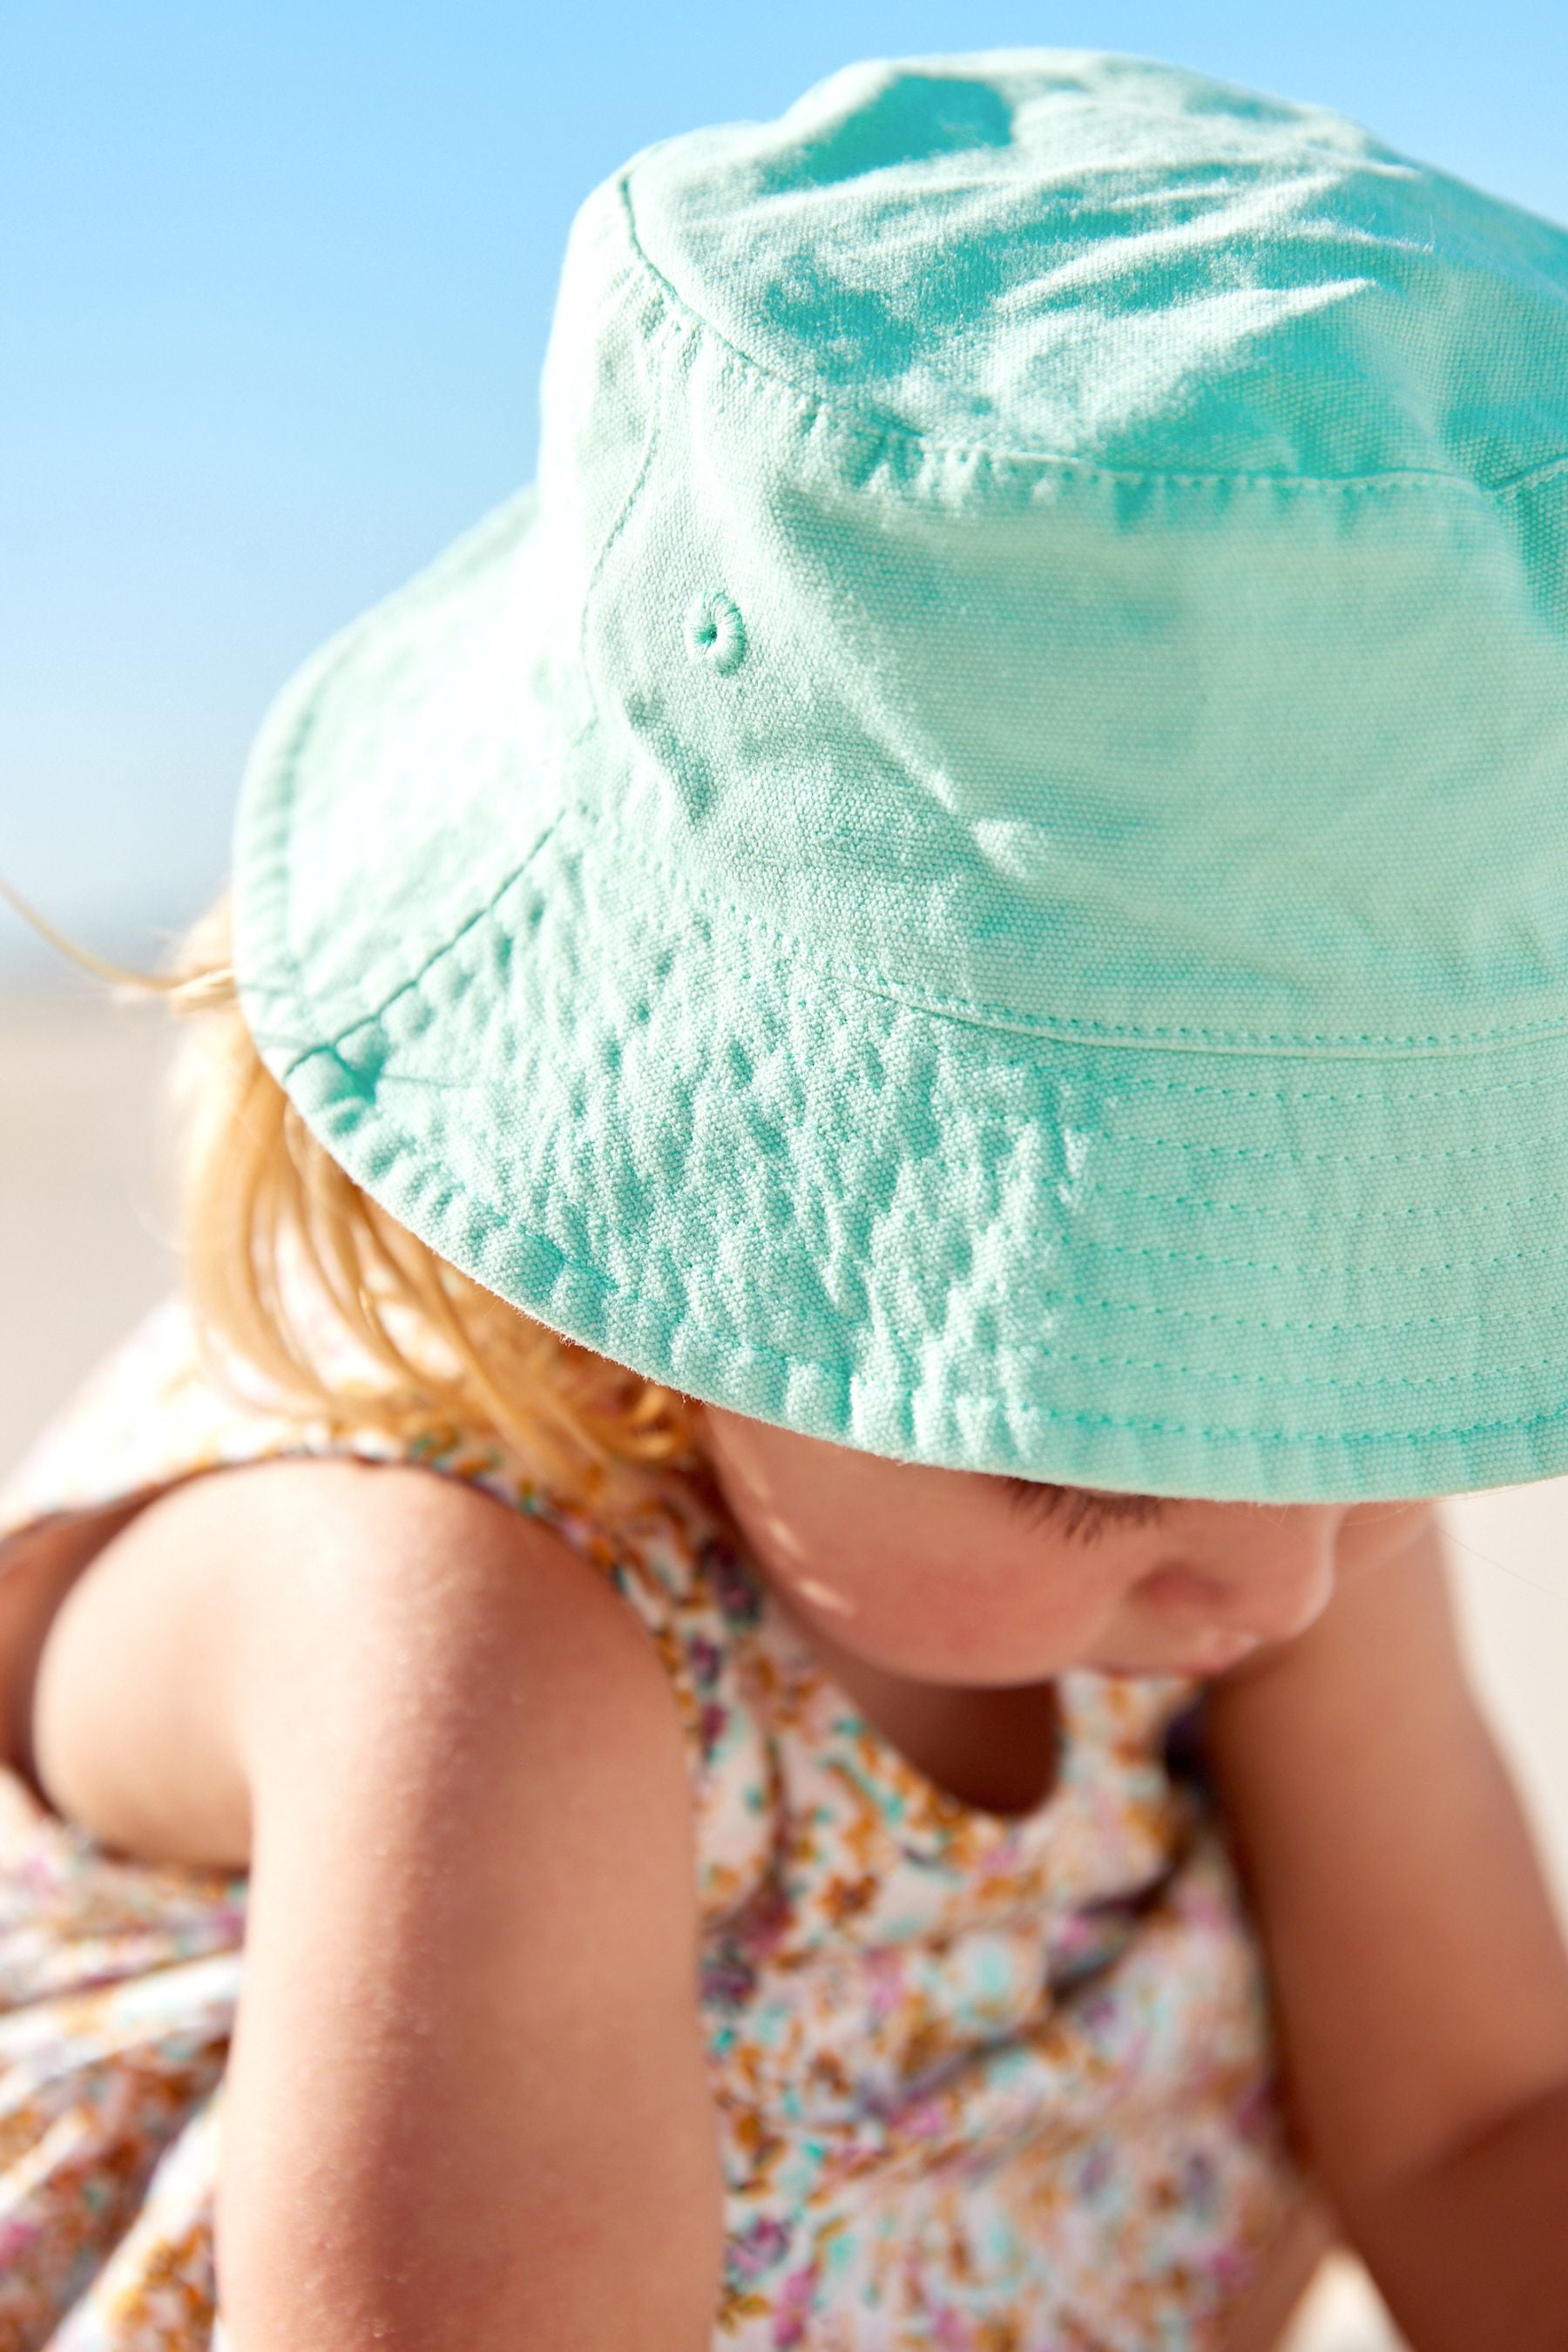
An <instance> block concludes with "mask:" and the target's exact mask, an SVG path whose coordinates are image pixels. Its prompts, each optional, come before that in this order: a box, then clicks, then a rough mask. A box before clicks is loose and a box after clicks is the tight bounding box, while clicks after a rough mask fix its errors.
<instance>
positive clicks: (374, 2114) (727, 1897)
mask: <svg viewBox="0 0 1568 2352" xmlns="http://www.w3.org/2000/svg"><path fill="white" fill-rule="evenodd" d="M1565 550H1568V236H1565V235H1564V233H1563V232H1562V231H1560V230H1558V229H1556V228H1554V227H1552V226H1550V225H1549V224H1547V223H1545V222H1543V221H1540V220H1536V219H1532V218H1531V217H1530V216H1528V215H1524V214H1522V213H1520V212H1518V211H1516V210H1514V209H1512V208H1511V207H1510V206H1508V205H1503V204H1501V203H1499V202H1497V201H1495V200H1493V199H1490V198H1489V197H1486V196H1484V195H1482V194H1479V193H1477V192H1476V191H1475V190H1473V189H1470V188H1468V187H1466V186H1463V185H1461V184H1458V183H1457V182H1454V181H1451V180H1447V179H1444V178H1442V177H1440V176H1439V175H1438V174H1436V173H1433V172H1430V171H1428V170H1426V168H1425V167H1423V166H1420V165H1417V164H1415V163H1410V162H1408V161H1407V160H1405V159H1404V158H1402V157H1400V156H1398V155H1395V154H1394V153H1393V152H1390V151H1389V150H1388V149H1386V148H1384V147H1382V146H1380V145H1378V144H1376V143H1375V142H1373V141H1372V140H1370V139H1369V138H1368V137H1367V136H1366V135H1365V134H1364V133H1363V132H1362V131H1358V130H1357V129H1355V128H1354V127H1353V126H1352V125H1350V124H1348V123H1346V122H1344V121H1341V120H1340V119H1338V118H1337V117H1334V116H1332V115H1330V114H1327V113H1323V112H1321V111H1316V110H1309V109H1303V108H1298V107H1294V106H1290V105H1287V104H1284V103H1282V102H1279V101H1276V100H1269V99H1264V98H1258V97H1256V96H1252V95H1250V94H1248V93H1247V92H1244V91H1240V90H1237V89H1231V88H1228V87H1226V86H1223V85H1220V84H1216V83H1214V82H1211V81H1206V80H1204V79H1200V78H1198V77H1196V76H1194V75H1191V74H1187V73H1184V72H1179V71H1176V70H1174V69H1173V68H1166V67H1163V66H1160V65H1156V64H1152V63H1148V62H1145V61H1141V60H1136V59H1129V58H1116V57H1102V56H1097V55H1090V54H1087V53H1079V52H1061V51H1049V50H1016V51H1005V52H997V53H994V54H988V55H984V56H973V57H963V58H948V59H942V58H924V59H920V60H916V61H912V62H910V61H906V62H903V63H892V64H889V63H882V64H872V65H864V66H858V67H855V68H849V69H847V70H846V71H844V72H842V73H839V74H837V75H835V76H833V77H832V78H831V79H829V80H827V81H826V82H824V83H823V84H821V85H820V86H819V87H817V88H816V89H813V90H811V91H809V92H808V93H807V94H806V96H805V98H803V99H802V100H800V101H799V102H798V103H797V104H796V105H795V107H793V108H792V109H791V110H789V111H788V112H787V113H786V114H785V115H784V117H783V118H782V119H781V120H780V121H776V122H770V123H742V124H737V125H731V126H728V127H725V128H721V129H717V130H710V131H702V132H698V133H693V134H691V135H689V136H684V137H679V138H675V139H670V140H666V141H663V142H659V143H658V144H656V145H654V146H652V147H650V148H648V149H647V150H645V151H644V152H642V153H641V154H640V155H639V156H638V157H637V158H636V159H634V162H633V163H632V164H631V165H629V166H628V167H627V169H626V171H625V172H624V173H617V174H616V176H615V178H614V179H613V180H611V181H610V182H608V183H607V184H605V186H604V187H603V188H601V189H600V190H599V191H598V192H597V193H596V194H595V195H593V196H592V197H590V199H589V200H588V202H587V204H586V205H584V208H583V210H582V212H581V214H580V215H579V216H578V219H577V222H576V225H575V226H574V232H573V236H572V241H571V245H570V248H569V251H568V255H567V259H566V267H565V274H564V278H563V286H562V292H561V298H560V304H559V308H558V311H557V315H556V320H555V323H554V328H553V332H552V341H551V347H550V355H549V359H548V362H547V365H546V373H545V386H544V430H543V437H542V451H541V463H540V477H539V482H538V485H537V488H536V489H531V490H529V491H527V492H525V493H524V494H522V495H521V497H520V498H518V499H515V500H513V501H512V502H511V503H510V505H508V506H507V507H506V508H505V509H502V510H501V511H500V513H499V514H498V515H496V516H494V517H492V518H491V520H489V522H488V523H486V524H485V525H484V526H482V527H481V528H480V529H479V530H478V531H476V532H475V533H473V534H472V535H470V537H469V538H468V539H467V540H466V541H464V542H463V543H462V544H461V546H460V547H459V548H458V550H457V551H455V552H454V553H453V554H451V555H450V556H448V557H447V559H446V560H445V561H444V562H441V563H440V564H438V565H437V567H436V568H435V569H433V570H432V571H431V572H428V573H427V574H426V576H425V577H424V578H423V579H421V580H420V581H418V582H417V583H415V585H414V586H413V587H411V588H410V589H408V590H407V591H406V592H405V593H403V594H402V595H400V596H397V597H395V598H394V599H392V600H391V601H390V602H389V603H388V604H384V606H383V607H381V608H380V610H379V611H377V612H376V613H374V614H372V615H371V616H370V617H369V618H368V619H367V620H365V621H364V622H363V623H361V624H360V625H357V626H356V627H354V628H353V629H350V630H348V631H347V632H345V634H344V635H342V636H341V637H340V638H339V639H338V640H337V641H336V643H335V644H334V645H332V646H330V647H329V648H328V649H327V651H326V652H325V653H324V654H323V655H322V656H321V657H320V658H319V659H318V660H317V661H316V662H315V663H313V664H312V665H311V666H310V668H309V669H308V670H307V671H306V672H305V674H304V675H303V677H301V678H300V681H299V682H298V683H297V684H296V686H295V687H294V688H292V689H291V691H290V692H289V695H288V696H287V698H285V700H284V701H283V702H282V703H281V705H280V706H279V709H278V710H277V711H276V713H275V714H274V716H273V718H272V719H271V720H270V721H269V723H268V728H267V730H266V731H265V733H264V735H263V738H262V740H261V742H260V744H259V746H258V751H257V753H256V756H255V760H254V761H253V764H252V766H251V769H250V771H249V773H248V775H247V781H246V783H245V786H244V790H243V793H242V795H241V803H240V809H239V816H238V823H237V833H236V837H235V856H234V872H233V938H232V949H231V947H230V943H229V942H228V940H226V937H225V935H224V926H225V924H226V920H227V915H226V910H225V909H221V908H220V909H219V910H217V911H216V913H215V915H214V917H213V918H212V919H211V921H210V923H209V924H207V925H204V926H203V927H201V928H200V929H199V931H198V935H197V936H196V937H195V940H193V941H192V942H191V943H190V945H189V946H188V948H187V950H186V952H185V954H184V958H183V960H182V961H181V963H180V965H179V967H178V968H177V970H176V971H174V972H173V973H172V974H171V975H169V976H168V977H167V978H166V979H165V980H163V982H158V983H155V984H158V985H162V986H163V987H164V988H166V990H167V992H168V993H169V995H170V998H171V1000H172V1002H173V1003H174V1004H175V1005H176V1007H178V1008H179V1009H181V1010H186V1011H190V1012H191V1013H193V1014H194V1015H195V1022H194V1025H193V1027H192V1029H191V1032H190V1036H189V1051H188V1054H187V1056H186V1059H185V1062H184V1065H183V1076H184V1086H185V1093H184V1104H185V1110H186V1115H187V1119H188V1128H187V1150H188V1155H189V1156H188V1161H187V1169H188V1195H187V1221H188V1234H189V1250H188V1256H187V1264H186V1280H185V1286H184V1295H183V1296H182V1297H181V1298H179V1299H177V1300H171V1301H170V1302H168V1303H167V1304H166V1306H164V1307H162V1308H160V1309H159V1310H158V1311H157V1312H156V1313H155V1314H154V1315H153V1318H151V1319H150V1320H149V1322H148V1323H147V1324H146V1325H145V1326H144V1327H143V1328H142V1330H141V1331H140V1332H139V1333H137V1334H136V1335H134V1337H133V1338H132V1340H131V1341H130V1342H129V1343H128V1344H127V1347H126V1348H125V1349H123V1350H121V1353H120V1354H119V1355H118V1356H117V1357H116V1358H115V1359H114V1360H111V1361H110V1364H109V1365H108V1366H107V1367H106V1368H104V1369H103V1370H102V1371H101V1372H100V1374H99V1375H98V1376H97V1377H96V1378H95V1380H94V1381H93V1382H92V1383H91V1384H89V1388H88V1389H87V1390H86V1391H84V1393H83V1395H82V1397H81V1398H80V1399H79V1401H78V1402H77V1403H76V1405H75V1406H74V1407H73V1408H71V1409H70V1410H69V1411H68V1412H67V1413H66V1415H65V1416H64V1417H63V1418H62V1419H61V1420H60V1421H59V1422H58V1423H57V1424H56V1425H55V1427H54V1429H53V1430H52V1431H51V1432H49V1433H47V1436H46V1438H45V1440H44V1441H43V1442H42V1443H41V1444H40V1445H39V1446H38V1447H37V1449H36V1450H35V1452H34V1454H32V1456H31V1457H30V1458H29V1460H28V1462H27V1463H26V1465H24V1468H23V1470H22V1472H21V1474H20V1475H19V1476H18V1478H17V1479H16V1483H15V1484H14V1486H13V1488H12V1490H11V1492H10V1494H9V1496H8V1497H7V1500H6V1505H5V1520H4V1528H3V1531H4V1532H5V1533H7V1534H8V1536H9V1543H8V1548H7V1553H6V1557H7V1559H8V1563H9V1572H8V1575H7V1577H6V1579H5V1582H4V1583H3V1584H0V1660H3V1672H0V1698H3V1705H0V1734H3V1736H4V1749H5V1756H6V1758H7V1759H8V1761H9V1766H10V1769H9V1770H8V1772H7V1773H6V1775H5V1779H4V1780H3V1781H0V1794H3V1798H4V1813H3V1817H0V1826H3V1830H4V1839H5V1850H4V1864H3V1870H0V1885H3V1887H4V1904H5V1920H4V1932H3V1935H0V1964H3V1969H4V1979H3V1981H4V1985H5V2010H4V2013H3V2014H0V2114H3V2116H4V2124H3V2126H0V2187H3V2190H4V2204H3V2212H4V2218H3V2220H0V2232H3V2235H0V2342H3V2343H4V2345H5V2347H36V2346H43V2345H44V2344H46V2343H47V2344H48V2345H50V2346H51V2347H55V2352H85V2347H114V2352H144V2347H153V2346H158V2347H177V2352H185V2347H195V2346H197V2345H205V2344H207V2343H209V2342H223V2343H226V2344H227V2345H229V2346H230V2347H234V2352H342V2347H346V2346H350V2345H353V2346H360V2345H370V2344H372V2343H386V2344H391V2345H396V2346H409V2347H419V2352H447V2347H451V2352H456V2347H463V2352H476V2347H497V2352H500V2347H512V2346H516V2345H523V2344H526V2345H527V2346H529V2347H531V2352H556V2348H557V2347H558V2352H595V2347H605V2352H608V2347H616V2352H624V2347H637V2352H698V2347H702V2346H706V2345H709V2344H723V2345H726V2346H738V2347H748V2352H762V2347H784V2346H799V2347H806V2352H850V2347H853V2352H894V2347H900V2348H901V2347H913V2346H931V2347H943V2352H960V2347H963V2352H1003V2347H1008V2352H1156V2347H1159V2352H1196V2347H1207V2348H1208V2352H1222V2347H1223V2352H1244V2347H1262V2346H1264V2345H1267V2344H1268V2343H1269V2342H1271V2341H1273V2340H1274V2338H1275V2336H1276V2335H1277V2332H1278V2330H1279V2327H1280V2326H1282V2325H1283V2323H1284V2319H1285V2316H1286V2315H1287V2314H1288V2312H1289V2308H1290V2307H1291V2305H1292V2303H1293V2301H1294V2299H1295V2297H1296V2295H1297V2294H1298V2293H1299V2291H1300V2286H1301V2284H1302V2283H1303V2281H1304V2280H1305V2278H1306V2277H1307V2276H1308V2275H1309V2274H1310V2269H1311V2266H1312V2263H1313V2261H1314V2260H1315V2258H1316V2255H1317V2253H1318V2252H1319V2251H1320V2250H1321V2246H1322V2245H1323V2244H1324V2243H1325V2242H1327V2240H1328V2238H1329V2236H1330V2235H1331V2233H1332V2231H1343V2232H1344V2233H1346V2234H1347V2235H1348V2236H1349V2238H1350V2239H1351V2240H1352V2241H1353V2242H1355V2243H1356V2244H1357V2245H1358V2246H1359V2247H1360V2248H1361V2249H1362V2250H1363V2252H1364V2254H1365V2255H1366V2257H1367V2259H1368V2261H1369V2262H1370V2263H1371V2265H1372V2267H1373V2271H1374V2273H1376V2275H1377V2278H1378V2280H1379V2281H1380V2283H1381V2284H1382V2285H1383V2287H1384V2291H1385V2293H1386V2294H1387V2295H1388V2297H1389V2300H1390V2302H1391V2304H1392V2305H1393V2307H1394V2311H1395V2312H1396V2314H1397V2315H1398V2316H1399V2318H1400V2321H1401V2324H1402V2325H1403V2326H1404V2327H1405V2330H1406V2332H1407V2334H1408V2336H1409V2338H1410V2340H1411V2342H1412V2343H1413V2344H1414V2345H1415V2346H1416V2347H1419V2352H1479V2347H1489V2352H1492V2348H1493V2347H1496V2352H1546V2347H1562V2346H1563V2345H1564V2344H1568V2251H1565V2248H1564V2241H1563V2231H1562V2229H1561V2216H1562V2210H1563V2196H1564V2192H1565V2191H1568V1962H1565V1960H1564V1957H1563V1950H1562V1948H1561V1946H1560V1944H1559V1941H1558V1937H1557V1934H1556V1931H1555V1928H1554V1927H1553V1924H1552V1918H1551V1915H1550V1911H1549V1906H1548V1904H1547V1901H1546V1898H1545V1895H1544V1894H1543V1892H1542V1885H1541V1881H1540V1878H1539V1875H1538V1873H1537V1870H1536V1867H1535V1864H1534V1862H1533V1861H1532V1858H1531V1852H1530V1848H1529V1844H1528V1841H1527V1839H1526V1836H1525V1833H1524V1831H1523V1829H1522V1827H1521V1818H1520V1813H1519V1810H1518V1807H1517V1804H1516V1802H1515V1801H1514V1799H1513V1798H1512V1796H1511V1794H1510V1791H1509V1790H1508V1788H1507V1785H1506V1783H1505V1781H1504V1779H1503V1777H1502V1774H1501V1772H1500V1768H1499V1765H1498V1761H1497V1759H1496V1756H1495V1754H1494V1751H1493V1749H1492V1747H1491V1745H1490V1743H1489V1739H1488V1738H1487V1735H1486V1734H1485V1732H1484V1731H1483V1729H1482V1728H1481V1726H1480V1724H1479V1720H1478V1717H1477V1715H1476V1712H1475V1709H1474V1706H1473V1705H1472V1702H1471V1700H1470V1698H1469V1696H1468V1694H1467V1691H1466V1688H1465V1685H1464V1680H1463V1676H1462V1674H1461V1671H1460V1668H1459V1664H1458V1659H1457V1655H1456V1646H1455V1639H1454V1633H1453V1628H1452V1623H1451V1620H1450V1616H1449V1612H1448V1609H1447V1602H1446V1601H1445V1599H1444V1594H1443V1574H1442V1559H1441V1547H1440V1539H1439V1534H1438V1527H1437V1521H1436V1500H1435V1498H1436V1497H1438V1496H1441V1495H1443V1494H1444V1493H1448V1492H1458V1491H1465V1490H1470V1489H1476V1488H1480V1487H1484V1486H1497V1485H1503V1484H1508V1483H1512V1482H1516V1481H1521V1480H1528V1479H1534V1478H1542V1477H1547V1476H1551V1475H1555V1474H1558V1473H1561V1472H1563V1470H1564V1469H1565V1468H1568V1370H1565V1359H1564V1354H1563V1338H1562V1332H1563V1309H1564V1307H1565V1305H1568V1291H1565V1287H1564V1282H1563V1266H1564V1265H1568V1249H1565V1243H1568V1233H1565V1229H1564V1228H1565V1214H1568V1213H1565V1207H1564V1203H1565V1202H1568V1192H1565V1190H1564V1187H1563V1181H1562V1170H1561V1144H1560V1135H1559V1130H1560V1126H1561V1121H1560V1118H1558V1116H1557V1115H1556V1112H1555V1110H1554V1108H1553V1107H1554V1105H1555V1104H1556V1103H1558V1102H1559V1101H1560V1100H1561V1097H1562V1087H1563V1078H1564V1051H1563V1039H1564V1036H1565V1034H1568V1017H1565V1015H1568V923H1565V922H1564V908H1565V907H1568V892H1565V890H1564V880H1565V877H1568V859H1565V835H1564V820H1563V810H1564V808H1565V807H1568V791H1565V787H1568V726H1565V723H1564V713H1565V711H1568V588H1565V585H1564V583H1565V581H1568V566H1565V564H1564V553H1565ZM432 1473H436V1474H438V1475H431V1474H432ZM1200 1701H1201V1706H1199V1704H1198V1703H1199V1702H1200ZM1242 1885H1245V1886H1246V1889H1247V1893H1246V1895H1245V1897H1244V1895H1243V1894H1242V1892H1241V1888H1242ZM242 1933H243V1939H244V1945H245V1951H244V1961H243V1971H242V1969H241V1962H240V1957H239V1955H240V1946H241V1940H242ZM1265 1972H1267V1973H1265ZM242 1983H243V1993H242V1992H241V1985H242ZM1266 1987H1267V1990H1266ZM236 2024H237V2032H236V2030H235V2029H236ZM231 2035H232V2037H233V2038H232V2040H231ZM215 2248H216V2251H215ZM220 2306H221V2310H220Z"/></svg>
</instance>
